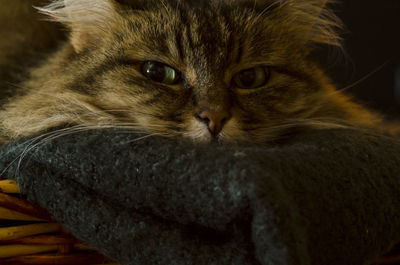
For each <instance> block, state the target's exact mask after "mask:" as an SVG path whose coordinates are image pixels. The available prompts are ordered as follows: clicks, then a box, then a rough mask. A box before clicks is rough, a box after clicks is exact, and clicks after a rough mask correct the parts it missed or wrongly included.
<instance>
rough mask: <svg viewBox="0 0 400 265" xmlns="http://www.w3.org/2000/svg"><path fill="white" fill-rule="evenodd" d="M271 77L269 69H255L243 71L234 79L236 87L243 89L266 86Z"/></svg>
mask: <svg viewBox="0 0 400 265" xmlns="http://www.w3.org/2000/svg"><path fill="white" fill-rule="evenodd" d="M269 77H270V72H269V69H268V68H267V67H255V68H250V69H246V70H243V71H241V72H240V73H238V74H236V76H235V77H234V78H233V82H234V84H235V85H236V86H238V87H239V88H243V89H252V88H258V87H261V86H263V85H265V84H266V83H267V82H268V80H269Z"/></svg>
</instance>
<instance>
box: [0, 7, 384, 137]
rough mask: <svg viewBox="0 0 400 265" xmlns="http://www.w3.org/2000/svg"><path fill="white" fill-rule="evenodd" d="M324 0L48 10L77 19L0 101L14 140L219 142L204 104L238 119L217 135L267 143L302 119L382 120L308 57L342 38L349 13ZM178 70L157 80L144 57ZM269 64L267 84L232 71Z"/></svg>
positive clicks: (318, 122) (360, 123)
mask: <svg viewBox="0 0 400 265" xmlns="http://www.w3.org/2000/svg"><path fill="white" fill-rule="evenodd" d="M327 4H328V3H327V1H323V0H286V1H282V0H281V1H276V0H274V1H272V0H234V1H228V0H225V1H216V0H210V1H204V0H203V1H190V0H187V1H185V0H162V1H160V0H147V1H135V0H132V1H130V0H120V1H113V0H57V1H55V2H53V3H51V4H50V5H48V6H46V7H43V8H39V11H40V12H41V13H44V14H46V15H47V16H48V17H50V19H51V20H55V21H58V22H61V23H63V24H65V25H66V26H67V27H68V28H69V29H70V37H69V41H67V42H65V43H64V44H63V45H62V46H61V47H60V49H59V50H58V51H57V52H55V53H53V54H50V55H49V57H48V58H47V60H46V61H45V62H44V63H43V64H42V65H41V66H39V67H36V68H34V69H32V70H31V77H30V78H29V79H28V80H26V81H25V82H24V83H22V84H21V86H22V87H24V89H25V91H24V93H23V95H21V96H19V97H15V98H13V99H12V100H10V102H9V103H8V104H7V105H6V106H5V108H4V109H3V110H1V111H0V123H1V127H2V128H3V129H2V132H1V134H2V137H3V139H5V140H4V141H10V140H14V139H18V138H21V137H25V136H29V135H34V134H40V133H43V132H45V131H47V130H51V129H52V128H56V127H60V126H67V127H70V126H75V127H73V128H79V129H93V128H104V127H121V128H129V129H132V130H135V131H145V132H148V133H152V134H158V135H162V136H168V137H186V138H189V139H193V140H194V141H199V142H204V141H210V140H211V139H212V136H211V135H210V134H209V133H208V130H207V128H206V126H205V125H204V124H203V123H201V122H199V121H198V120H196V118H195V113H196V112H198V110H199V108H201V107H202V106H203V105H204V104H206V105H207V106H212V107H213V108H215V109H224V110H225V109H226V110H227V111H229V112H230V113H231V119H230V120H229V121H228V122H227V123H226V125H225V126H224V128H223V130H222V132H221V133H220V135H219V138H218V140H219V141H220V142H223V143H246V144H249V143H261V142H267V141H273V140H279V139H281V138H282V137H283V136H284V135H288V134H289V133H290V132H292V131H297V130H299V129H310V128H311V129H325V128H338V127H359V128H377V127H382V122H381V119H380V117H379V115H376V114H374V113H372V112H370V111H368V110H366V109H364V108H363V107H361V106H360V105H357V104H355V103H352V102H351V101H350V99H349V97H347V96H346V95H344V94H343V93H342V92H340V91H337V90H335V88H334V87H333V85H332V84H331V82H330V81H329V80H328V78H327V77H326V76H325V75H324V73H323V71H322V70H321V69H319V68H318V67H317V66H316V65H315V64H314V63H313V62H312V61H311V60H310V58H309V54H310V52H311V51H313V49H314V48H315V46H316V45H317V44H328V45H334V46H340V37H339V35H338V34H337V32H336V31H337V29H338V28H340V26H341V24H340V21H339V20H338V19H337V18H336V16H335V15H334V14H333V13H332V12H331V11H330V10H329V9H328V8H327V6H328V5H327ZM147 60H154V61H159V62H163V63H165V64H168V65H170V66H172V67H174V68H175V69H177V70H179V71H180V72H181V73H182V75H183V76H184V79H183V81H182V82H181V83H179V84H177V85H174V86H167V85H163V84H159V83H155V82H153V81H151V80H148V79H147V78H146V77H144V76H143V74H141V72H140V66H141V64H142V62H143V61H147ZM256 66H265V67H269V68H270V69H271V72H272V74H271V79H270V81H269V82H267V83H266V84H265V85H264V86H263V87H261V88H258V89H252V90H241V89H237V88H236V87H234V86H232V81H231V80H232V78H233V76H234V75H235V74H236V73H238V72H240V71H242V70H244V69H248V68H252V67H256Z"/></svg>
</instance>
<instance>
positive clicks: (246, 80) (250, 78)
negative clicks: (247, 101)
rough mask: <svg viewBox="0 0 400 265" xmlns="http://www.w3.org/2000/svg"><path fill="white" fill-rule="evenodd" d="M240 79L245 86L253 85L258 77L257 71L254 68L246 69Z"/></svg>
mask: <svg viewBox="0 0 400 265" xmlns="http://www.w3.org/2000/svg"><path fill="white" fill-rule="evenodd" d="M239 75H240V77H239V78H240V81H241V83H242V85H243V86H245V87H252V86H253V84H254V80H255V79H256V72H255V71H254V70H253V69H250V70H245V71H243V72H241V73H240V74H239Z"/></svg>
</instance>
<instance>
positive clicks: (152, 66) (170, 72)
mask: <svg viewBox="0 0 400 265" xmlns="http://www.w3.org/2000/svg"><path fill="white" fill-rule="evenodd" d="M142 73H143V75H144V76H146V77H148V78H150V79H151V80H153V81H155V82H157V83H163V84H166V85H174V84H176V83H178V81H179V79H180V74H179V72H178V71H177V70H175V69H174V68H172V67H170V66H168V65H166V64H163V63H159V62H153V61H147V62H144V63H143V65H142Z"/></svg>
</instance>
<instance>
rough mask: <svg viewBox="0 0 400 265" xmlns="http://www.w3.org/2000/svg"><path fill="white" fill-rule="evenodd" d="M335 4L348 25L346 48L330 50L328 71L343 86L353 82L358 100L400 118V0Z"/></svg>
mask: <svg viewBox="0 0 400 265" xmlns="http://www.w3.org/2000/svg"><path fill="white" fill-rule="evenodd" d="M333 8H334V9H335V13H336V14H337V15H339V17H340V18H341V19H342V20H343V22H344V24H345V25H346V28H345V29H344V34H342V36H343V37H344V46H345V51H346V52H345V54H343V52H340V51H338V50H334V49H330V50H328V51H327V52H326V54H325V55H324V56H325V58H323V59H324V60H325V64H326V65H327V70H328V72H329V73H330V74H331V76H332V78H333V79H334V80H335V82H336V84H337V85H338V87H339V88H343V87H347V86H352V87H351V88H349V89H348V90H347V91H348V92H349V93H350V94H352V95H355V97H356V98H357V99H358V102H361V103H364V104H365V105H367V106H369V107H371V108H374V109H378V110H380V111H382V112H384V113H385V114H386V116H388V117H389V118H399V117H400V0H379V1H377V0H343V1H342V2H340V3H337V4H335V5H333ZM368 75H369V77H368V78H366V79H365V80H364V81H363V82H360V83H358V84H355V83H356V82H357V81H358V80H360V79H363V78H364V77H366V76H368ZM353 84H354V86H353Z"/></svg>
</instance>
